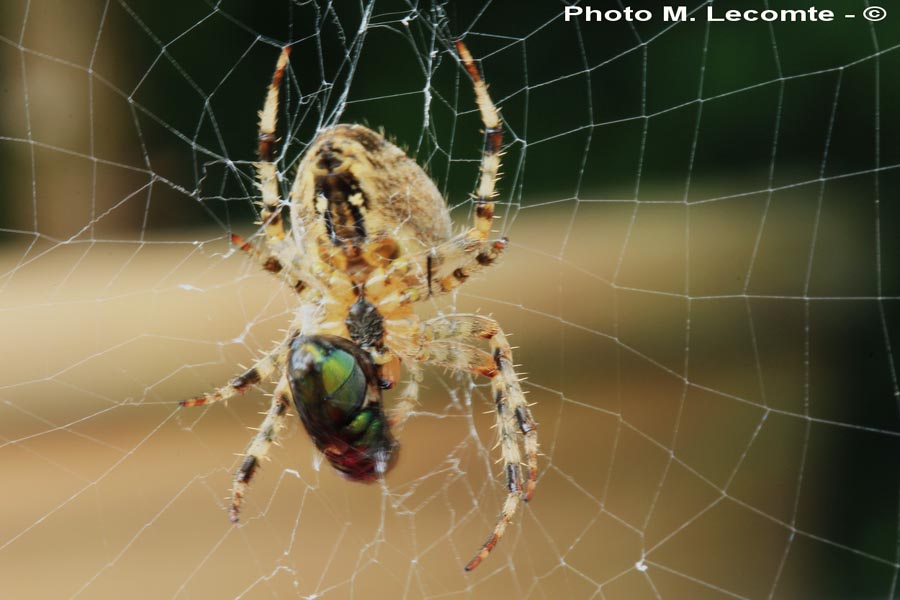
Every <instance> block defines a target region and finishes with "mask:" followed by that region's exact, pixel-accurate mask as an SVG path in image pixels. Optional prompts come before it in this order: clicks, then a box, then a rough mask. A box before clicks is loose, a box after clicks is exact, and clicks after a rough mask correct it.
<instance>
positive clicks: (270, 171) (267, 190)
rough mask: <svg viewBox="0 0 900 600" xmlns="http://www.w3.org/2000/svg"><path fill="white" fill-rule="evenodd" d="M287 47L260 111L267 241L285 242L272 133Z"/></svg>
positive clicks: (261, 178)
mask: <svg viewBox="0 0 900 600" xmlns="http://www.w3.org/2000/svg"><path fill="white" fill-rule="evenodd" d="M290 53H291V48H290V46H285V47H284V48H283V49H282V50H281V54H280V55H279V57H278V63H277V64H276V65H275V73H274V74H273V75H272V82H271V83H270V84H269V90H268V92H267V93H266V101H265V104H263V108H262V110H261V111H259V147H258V150H257V152H258V154H259V162H257V163H256V165H255V166H256V176H257V178H258V179H259V183H258V184H257V186H258V187H259V191H260V192H262V208H261V209H260V211H259V218H260V221H261V222H262V225H263V227H265V230H266V237H267V238H268V239H269V240H270V241H277V240H283V239H284V222H283V220H282V217H281V208H282V202H281V194H280V193H279V190H278V165H277V164H276V163H275V142H276V139H277V138H276V137H275V131H276V127H277V124H278V92H279V88H280V87H281V79H282V78H283V77H284V70H285V68H286V67H287V64H288V56H289V55H290Z"/></svg>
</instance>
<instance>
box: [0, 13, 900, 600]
mask: <svg viewBox="0 0 900 600" xmlns="http://www.w3.org/2000/svg"><path fill="white" fill-rule="evenodd" d="M251 4H253V5H252V6H251ZM770 4H774V3H769V2H753V1H746V2H743V3H740V4H738V3H731V4H729V3H727V2H720V1H718V0H717V1H716V2H715V3H714V5H713V6H714V8H715V9H716V10H717V11H721V12H724V11H725V10H726V9H728V8H741V9H747V8H753V9H763V8H767V7H769V5H770ZM780 4H781V3H780ZM885 4H888V3H885ZM261 5H264V6H261ZM631 6H633V7H634V8H635V9H637V8H648V9H652V10H654V11H656V12H657V13H659V8H660V7H659V5H656V4H651V3H633V4H632V5H631ZM686 6H687V9H688V13H689V15H690V16H693V17H696V20H695V21H690V20H688V21H686V22H679V23H666V22H664V21H663V20H662V19H661V17H659V16H657V17H656V18H654V19H653V20H651V21H649V22H646V23H628V22H624V21H620V22H603V23H585V22H583V21H572V22H566V21H565V20H564V18H563V9H564V7H565V4H564V3H559V2H542V3H540V4H538V3H533V4H532V5H529V6H527V7H526V6H524V5H523V4H522V3H515V2H501V1H495V2H491V1H485V2H458V3H446V4H445V3H434V4H429V3H419V2H412V1H406V2H404V1H395V2H390V1H381V0H378V1H375V2H369V1H361V2H340V3H337V2H334V3H332V2H327V1H324V0H323V1H293V2H290V1H287V0H279V1H276V2H270V3H246V2H238V1H236V0H230V1H222V2H213V1H206V2H204V1H200V0H189V1H187V2H177V3H176V2H171V1H163V2H154V3H145V2H138V1H135V0H118V1H113V0H109V1H104V0H91V1H87V2H79V3H69V2H62V1H59V0H10V1H7V2H4V3H3V4H2V8H0V11H2V18H0V24H2V25H0V64H2V71H0V74H2V83H3V85H2V87H0V102H2V105H3V106H2V112H0V114H2V117H0V156H2V161H0V170H2V176H3V177H2V180H3V181H4V183H5V185H4V188H5V193H4V194H3V196H2V201H0V215H2V216H0V219H2V227H0V234H2V238H0V242H2V245H0V263H2V264H0V325H2V329H3V331H4V332H5V340H6V343H5V344H4V354H3V360H2V364H3V369H2V371H0V472H2V473H3V482H4V493H3V502H2V506H3V511H2V512H3V517H2V519H0V577H2V580H3V582H4V583H3V586H4V589H3V595H4V597H10V598H105V597H121V596H123V595H127V596H129V597H135V598H144V597H146V598H167V597H173V598H211V597H241V598H268V597H278V598H290V597H299V598H318V597H328V598H344V597H364V598H375V597H391V598H394V597H405V598H437V597H441V598H444V597H461V596H473V597H478V598H488V597H529V598H551V597H552V598H560V597H566V598H606V599H613V598H799V597H805V598H809V597H871V598H898V597H900V585H898V575H900V469H898V463H900V461H898V456H900V392H898V378H897V363H898V359H897V357H898V355H897V350H896V349H897V348H898V345H900V337H898V335H900V327H898V322H900V310H898V306H900V302H898V301H900V279H898V276H897V273H898V272H900V268H898V267H900V265H898V260H897V259H898V256H900V248H898V236H897V231H898V227H900V204H898V197H900V195H898V192H900V169H898V167H900V152H898V149H900V146H898V145H897V143H896V140H897V139H898V138H900V113H898V111H897V108H896V107H897V106H898V105H900V86H898V84H897V78H896V76H895V74H896V73H897V72H898V71H900V27H898V25H897V23H898V22H900V21H898V18H900V16H898V15H897V14H893V13H894V12H896V11H895V10H894V7H893V6H887V9H888V11H889V14H888V16H887V18H886V19H885V20H884V21H881V22H878V23H872V22H869V21H866V20H864V19H863V18H862V11H863V10H864V9H865V8H867V7H868V6H869V4H868V3H860V2H849V3H848V2H843V3H838V2H834V1H832V2H820V3H818V4H817V5H816V6H817V8H819V9H832V10H834V11H835V12H836V13H837V14H838V15H839V17H840V16H841V15H843V14H847V13H854V14H856V18H854V19H845V18H838V19H837V21H835V22H833V23H763V22H756V23H709V22H707V20H706V19H705V18H703V17H704V14H705V13H704V11H705V4H701V3H699V2H696V1H691V2H687V3H686ZM808 6H809V5H803V4H800V3H792V4H791V7H797V8H806V7H808ZM592 7H593V8H599V9H603V10H607V9H623V8H624V5H622V4H618V3H616V2H600V1H599V0H598V1H597V2H595V3H593V6H592ZM458 36H465V39H466V43H467V44H468V46H469V48H470V49H471V51H472V53H473V54H474V55H475V56H476V57H477V58H478V59H479V62H480V64H481V68H482V69H483V72H484V75H485V78H486V80H487V81H488V82H489V84H490V86H491V88H490V89H491V93H492V95H493V98H494V100H495V101H496V102H497V104H498V105H499V106H501V107H502V110H503V116H504V120H505V124H506V127H507V136H506V155H505V157H504V169H503V170H504V176H503V179H502V180H501V182H500V188H501V191H500V197H499V199H498V201H499V204H498V211H497V212H498V214H499V215H500V216H501V219H499V220H498V222H497V227H498V231H499V232H502V233H503V234H505V235H508V236H509V237H510V239H511V245H510V248H509V249H508V251H507V255H506V256H505V258H504V260H503V262H502V264H501V265H500V266H498V267H494V268H492V269H490V270H489V271H488V272H486V273H485V274H484V275H483V276H480V277H479V278H478V280H477V281H472V282H468V283H467V284H466V285H465V286H464V287H462V288H461V289H460V291H459V292H458V294H456V295H455V296H454V297H453V298H450V299H449V300H446V301H444V300H442V301H441V302H436V303H434V304H432V305H430V306H426V307H424V310H425V312H426V313H427V312H431V313H434V312H444V313H449V312H452V311H454V310H457V311H460V312H471V311H476V310H480V311H482V312H486V313H491V314H493V315H494V316H496V317H497V318H498V320H499V321H500V322H501V323H502V324H503V326H504V328H505V329H506V330H507V331H508V332H510V333H512V334H513V336H512V338H511V339H512V340H513V342H514V343H515V344H517V346H518V347H517V349H516V351H515V352H516V360H517V362H518V363H521V364H522V367H521V370H522V371H524V372H527V374H528V379H527V380H526V381H525V382H524V384H523V385H524V388H525V389H526V390H527V392H528V394H529V399H530V401H532V402H534V403H535V404H534V406H533V407H532V408H533V412H534V415H535V418H536V420H537V421H538V423H539V439H540V442H541V449H542V452H543V456H542V457H541V461H540V476H539V480H538V486H537V490H536V494H535V497H534V500H533V501H532V502H531V503H530V504H529V505H528V506H525V507H522V508H521V509H520V511H519V513H518V514H517V516H516V519H515V522H514V524H513V525H512V526H511V527H510V528H509V530H508V531H507V533H506V535H505V537H504V538H503V539H502V541H501V542H500V544H499V545H498V546H497V548H496V549H495V550H494V552H493V553H492V554H491V556H490V557H489V558H488V559H487V560H486V561H485V562H484V563H483V564H482V565H481V566H480V567H479V568H478V569H477V570H476V571H474V572H472V573H470V574H465V573H463V566H464V565H465V563H466V562H467V561H468V559H469V558H470V557H471V555H472V554H473V553H474V551H475V550H477V549H478V548H479V545H480V544H481V543H482V542H483V541H484V538H485V537H486V536H487V534H488V533H489V531H490V529H491V527H492V526H493V524H494V521H495V518H496V515H497V512H498V510H499V508H500V505H501V503H502V501H503V498H504V495H505V488H504V485H503V479H502V477H501V473H500V472H499V471H500V467H499V465H497V464H495V460H496V458H497V456H498V454H497V452H496V451H495V450H494V449H493V448H492V446H493V444H494V440H495V433H494V431H493V430H492V429H491V425H492V424H493V416H492V414H491V411H492V409H493V407H492V404H491V402H490V394H489V386H487V385H486V384H485V382H483V381H481V380H478V379H474V380H473V379H469V378H465V377H463V378H459V377H455V376H453V375H452V374H447V373H442V372H440V371H428V372H427V374H426V380H425V386H424V388H425V389H424V390H423V393H422V397H421V398H420V400H421V405H420V406H419V408H418V409H417V410H416V412H415V413H414V415H413V416H412V418H411V419H410V420H409V422H408V423H407V424H406V425H405V427H404V428H403V429H402V430H401V431H399V432H397V435H398V438H399V440H400V442H401V444H402V449H401V451H400V459H399V461H398V464H397V466H396V467H395V469H394V470H393V471H391V473H390V474H389V476H388V477H387V478H386V480H385V481H384V482H382V483H379V484H374V485H369V486H366V485H357V484H352V483H348V482H346V481H344V480H342V479H340V478H339V477H338V476H337V475H336V474H335V473H334V472H333V471H332V470H331V469H330V468H328V466H327V464H326V465H324V466H323V465H322V461H321V458H320V457H319V456H318V455H317V454H316V453H315V452H314V451H313V449H312V444H310V442H309V440H308V438H307V437H306V435H305V434H304V432H303V431H302V428H300V429H298V427H297V425H296V424H294V425H292V426H291V428H289V430H288V432H287V434H286V435H285V436H284V439H283V440H282V441H281V446H280V447H276V448H275V449H273V451H272V453H271V454H270V456H271V461H269V462H267V463H266V464H265V465H264V467H263V469H262V470H261V471H260V472H259V474H258V475H257V477H256V478H255V480H254V482H253V486H252V488H251V491H250V494H249V496H248V498H247V507H246V511H245V515H244V521H243V523H242V524H241V525H240V526H238V527H235V526H232V525H231V524H230V523H229V522H228V519H227V516H226V508H227V504H228V500H227V498H226V497H225V496H226V495H227V494H228V490H229V487H230V482H231V477H232V474H233V473H234V471H235V469H236V467H237V466H238V464H239V461H240V457H239V456H237V454H239V453H240V452H242V451H243V450H244V448H245V447H246V444H247V443H248V442H249V439H250V437H251V435H252V432H250V431H248V428H249V427H255V426H257V424H258V423H259V421H260V420H261V417H260V416H259V414H258V412H259V411H261V410H264V409H265V408H266V407H267V405H268V399H267V398H266V397H265V394H266V393H268V392H270V391H271V387H270V385H265V386H261V389H259V390H255V391H252V392H248V394H247V395H246V396H245V397H243V398H240V399H237V400H234V401H232V402H230V403H229V404H228V405H227V406H223V405H216V406H212V407H209V408H208V409H191V410H188V409H179V408H178V407H177V401H178V400H181V399H183V398H188V397H191V396H193V395H196V394H198V393H200V392H203V391H206V390H209V389H210V388H212V387H214V386H216V385H220V384H221V383H223V382H225V381H227V379H228V378H229V377H231V376H233V375H234V374H235V373H236V372H237V370H238V367H237V365H238V364H247V363H248V362H250V361H252V360H253V358H254V357H255V356H258V355H259V354H260V353H261V352H263V351H264V350H266V349H268V348H269V347H270V346H271V344H272V341H273V340H275V339H278V338H279V336H281V335H282V331H283V328H284V327H285V326H286V324H287V323H288V321H289V319H290V316H291V314H292V309H293V307H294V306H295V298H294V296H293V294H291V293H290V292H289V291H287V290H285V289H283V288H282V286H281V285H280V284H279V282H277V281H275V280H273V279H272V278H271V277H268V276H267V275H266V274H265V273H262V272H259V269H258V268H256V267H255V266H254V265H252V264H250V262H251V261H248V260H247V259H246V257H245V256H243V255H241V253H240V252H238V251H236V250H235V249H234V248H233V247H232V246H231V245H230V244H229V241H228V237H229V233H230V232H237V233H240V234H241V235H244V236H250V235H252V234H253V233H254V232H255V228H254V225H253V221H254V219H255V209H254V205H253V201H254V199H255V196H256V194H257V192H256V189H255V187H254V182H253V172H252V160H253V159H254V155H253V151H254V148H255V136H256V111H257V110H258V109H259V108H260V107H261V104H262V99H263V96H264V92H265V86H266V85H267V83H268V81H269V79H270V77H271V73H272V68H273V66H274V62H275V58H276V57H277V55H278V51H279V49H280V47H281V46H283V45H284V44H286V43H292V44H293V50H292V55H291V66H290V68H289V70H288V73H287V76H286V78H285V82H284V86H283V100H284V110H283V111H282V115H281V120H280V122H279V130H280V133H279V135H280V136H281V140H280V143H279V152H280V158H281V159H282V161H283V162H282V165H283V174H284V182H283V187H285V188H286V187H288V186H289V184H290V181H291V178H292V176H293V174H294V171H295V168H296V165H297V163H298V161H299V158H300V156H301V155H302V153H303V150H304V148H305V145H306V144H307V143H308V142H309V140H311V139H312V137H313V135H314V134H315V131H316V130H317V129H320V128H322V127H324V126H327V125H329V124H334V123H337V122H363V123H367V124H369V125H371V126H373V127H383V128H384V130H385V131H386V132H387V133H388V135H389V136H391V137H392V138H393V139H396V141H397V142H398V143H399V144H401V145H402V146H404V147H405V148H407V149H408V151H409V153H410V154H411V155H412V156H415V157H416V158H417V160H418V161H419V163H420V164H422V165H423V166H425V167H426V168H427V170H428V172H429V173H430V174H431V175H432V176H433V177H434V179H435V181H436V182H437V184H438V186H439V187H440V188H441V190H442V192H443V193H444V194H445V196H446V197H447V198H449V199H450V200H449V204H450V206H451V208H452V213H451V214H452V216H453V218H454V221H455V222H456V224H457V225H456V226H457V228H462V227H464V226H466V225H467V224H468V223H469V222H470V221H471V218H472V210H471V209H472V206H471V202H470V201H469V200H468V194H469V193H470V192H471V190H472V189H473V188H474V186H475V182H476V177H477V165H478V160H479V150H480V146H481V143H482V140H481V134H480V131H479V130H480V126H481V125H480V121H479V118H478V113H477V111H476V110H475V105H474V99H473V95H472V91H471V84H470V81H469V80H468V79H467V77H466V76H465V73H464V71H463V70H462V69H461V68H460V66H459V64H458V63H457V61H456V59H455V57H454V55H453V54H452V52H451V48H452V44H451V42H452V40H453V39H455V38H456V37H458ZM387 402H388V403H389V404H390V402H391V398H390V397H388V399H387Z"/></svg>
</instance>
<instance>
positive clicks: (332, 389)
mask: <svg viewBox="0 0 900 600" xmlns="http://www.w3.org/2000/svg"><path fill="white" fill-rule="evenodd" d="M456 49H457V52H458V53H459V57H460V59H461V60H462V63H463V66H464V67H465V69H466V71H467V72H468V74H469V76H470V77H471V79H472V82H473V85H474V88H475V97H476V100H477V103H478V109H479V111H480V113H481V119H482V121H483V122H484V126H485V147H484V153H483V156H482V160H481V168H480V170H481V173H480V181H479V184H478V190H477V193H476V195H475V196H474V202H475V219H474V224H473V226H472V227H471V228H470V229H469V230H468V231H465V232H463V233H461V234H459V235H455V236H453V235H451V231H450V230H451V225H450V215H449V212H448V210H447V205H446V202H445V201H444V199H443V198H442V197H441V195H440V193H439V192H438V190H437V188H436V187H435V185H434V183H432V181H431V180H430V179H429V178H428V176H427V175H426V174H425V173H424V171H422V169H421V168H420V167H419V166H418V165H417V164H416V163H415V161H413V160H412V159H410V158H408V157H407V156H406V155H405V154H404V153H403V152H402V151H401V150H400V149H399V148H397V147H396V146H394V145H393V144H391V143H389V142H388V141H387V140H385V139H384V137H382V136H381V135H379V134H377V133H375V132H374V131H371V130H370V129H367V128H366V127H363V126H361V125H336V126H333V127H329V128H327V129H324V130H323V131H321V132H320V133H319V134H318V136H317V137H316V138H315V140H313V142H312V144H311V145H310V147H309V149H308V151H307V152H306V154H305V155H304V157H303V159H302V161H301V163H300V166H299V169H298V172H297V177H296V178H295V179H294V182H293V186H292V188H291V192H290V199H289V200H288V201H282V200H281V198H280V197H279V185H278V171H277V165H276V162H275V160H274V148H275V142H276V137H275V129H276V121H277V115H278V94H279V88H280V86H281V80H282V77H283V75H284V70H285V68H286V67H287V61H288V55H289V53H290V48H289V47H285V48H284V49H283V50H282V52H281V55H280V56H279V58H278V63H277V65H276V68H275V74H274V75H273V77H272V82H271V84H270V85H269V89H268V93H267V95H266V100H265V104H264V106H263V109H262V111H260V113H259V117H260V122H259V162H257V163H256V164H255V167H256V173H257V178H258V179H259V182H258V187H259V190H260V191H261V193H262V202H261V210H260V223H261V225H262V227H263V230H264V232H265V236H264V237H265V239H264V240H262V241H259V242H248V241H245V240H243V239H241V238H240V237H238V236H236V235H232V240H233V241H234V242H235V243H236V244H237V245H238V246H239V247H240V248H241V249H242V250H244V251H246V252H248V253H249V254H250V255H251V256H252V257H253V258H254V259H255V260H256V261H257V262H259V263H260V264H261V265H262V267H263V268H264V269H265V270H267V271H269V272H271V273H273V274H275V275H276V276H278V277H279V278H281V279H282V280H283V281H284V282H285V283H287V284H288V285H289V286H290V287H291V288H293V289H294V290H295V291H296V292H297V294H298V295H299V299H300V303H299V306H298V308H297V310H296V314H295V317H294V320H293V322H292V323H291V325H290V327H289V329H288V333H287V336H286V337H285V339H284V340H283V341H282V342H281V343H279V344H278V345H277V346H276V347H275V348H274V349H273V350H272V351H271V352H269V353H268V354H267V355H266V356H264V357H263V358H261V359H260V360H258V361H257V362H256V363H255V364H254V365H253V366H252V367H250V368H249V369H247V370H246V371H244V372H243V373H241V374H240V375H238V376H237V377H236V378H234V379H233V380H232V381H231V382H230V383H229V384H228V385H225V386H223V387H221V388H219V389H217V390H215V391H213V392H209V393H206V394H204V395H202V396H199V397H196V398H193V399H190V400H184V401H182V402H181V405H182V406H200V405H205V404H211V403H213V402H220V401H223V400H227V399H229V398H231V397H233V396H235V395H236V394H239V393H241V392H243V391H245V390H246V389H247V388H249V387H250V386H252V385H255V384H257V383H259V382H261V381H264V380H267V379H269V378H270V377H271V376H272V375H273V374H278V384H277V386H276V387H275V393H274V395H273V397H272V405H271V407H270V408H269V411H268V413H267V414H266V417H265V420H264V421H263V423H262V426H261V427H260V429H259V431H258V433H257V434H256V435H255V437H254V438H253V441H252V442H251V443H250V446H249V448H248V449H247V452H246V454H245V457H244V460H243V462H242V463H241V466H240V469H239V470H238V472H237V473H236V475H235V478H234V484H233V487H232V501H231V510H230V516H231V520H232V521H234V522H237V520H238V513H239V512H240V509H241V504H242V502H243V499H244V494H245V493H246V491H247V487H248V486H249V484H250V480H251V479H252V477H253V474H254V473H255V472H256V470H257V468H258V467H259V464H260V461H261V460H262V459H263V458H265V456H266V455H267V454H268V452H269V449H270V447H271V445H272V443H273V442H274V440H275V438H276V437H277V436H278V434H279V432H280V431H281V429H282V428H283V427H284V425H285V418H286V415H287V410H288V407H289V406H290V405H291V404H292V403H293V404H294V406H296V408H297V412H298V413H299V416H300V420H301V421H302V422H303V425H304V427H305V428H306V431H307V432H308V433H309V435H310V437H311V438H312V440H313V442H314V443H315V445H316V447H317V448H318V449H319V450H320V451H321V452H322V453H323V454H324V455H325V458H327V459H328V462H329V463H330V464H331V465H332V466H333V467H334V468H335V469H337V470H338V471H339V472H340V473H342V474H343V475H345V476H346V477H347V478H348V479H351V480H354V481H372V480H375V479H377V478H379V477H381V476H382V475H383V474H384V473H385V472H386V471H387V470H388V469H389V468H390V466H391V457H392V454H393V450H394V449H395V447H396V446H397V443H396V442H395V441H394V438H393V437H392V435H391V432H390V426H391V425H400V424H402V423H403V422H404V421H405V420H406V417H407V416H408V415H409V412H410V410H411V409H412V407H413V406H414V405H415V402H416V398H417V396H418V384H419V382H420V380H421V369H420V366H419V365H421V364H423V363H424V364H433V365H439V366H443V367H448V368H450V369H453V370H460V371H468V372H471V373H478V374H481V375H484V376H486V377H488V378H490V380H491V390H492V394H493V397H494V401H495V403H496V419H497V431H498V436H499V442H498V445H499V447H500V451H501V455H502V459H501V460H502V462H503V466H504V471H505V473H506V487H507V490H508V494H507V497H506V500H505V502H504V504H503V508H502V510H501V512H500V516H499V517H498V520H497V523H496V525H495V527H494V529H493V532H492V533H491V535H490V537H489V538H488V540H487V541H486V542H485V543H484V545H483V546H482V548H481V549H480V551H479V552H478V553H477V554H476V555H475V557H474V558H472V560H471V561H469V563H468V564H467V565H466V570H467V571H470V570H472V569H474V568H475V567H477V566H478V564H479V563H481V561H482V560H483V559H484V558H485V557H486V556H487V555H488V554H489V553H490V552H491V550H492V549H493V548H494V546H495V545H496V544H497V542H498V541H499V540H500V538H501V537H502V536H503V533H504V531H505V530H506V527H507V525H508V524H509V522H510V520H511V519H512V517H513V515H514V514H515V511H516V508H517V507H518V505H519V502H520V499H523V500H525V501H527V500H529V499H530V498H531V496H532V493H533V492H534V487H535V480H536V477H537V451H538V443H537V431H536V429H535V422H534V419H533V418H532V416H531V412H530V411H529V409H528V404H527V403H526V402H525V397H524V395H523V393H522V390H521V388H520V386H519V379H518V376H517V375H516V372H515V369H514V368H513V362H512V353H511V350H510V346H509V343H508V342H507V341H506V336H505V335H504V334H503V332H502V330H501V329H500V326H499V324H498V323H497V322H496V321H495V320H493V319H491V318H489V317H486V316H484V315H477V314H451V315H446V316H440V317H436V318H433V319H429V320H425V321H422V320H420V319H419V318H418V316H417V315H416V314H415V313H414V311H413V306H412V305H413V304H414V303H415V302H417V301H420V300H424V299H426V298H429V297H432V296H435V295H439V294H444V293H447V292H449V291H451V290H453V289H455V288H456V287H457V286H459V285H460V284H462V283H463V282H465V281H466V279H468V278H469V276H470V275H471V274H473V273H474V272H476V271H478V270H479V269H482V268H484V267H488V266H490V265H491V264H493V263H494V261H495V260H496V259H497V257H498V256H499V254H500V253H501V252H502V251H503V249H504V248H505V247H506V244H507V241H506V239H505V238H500V239H497V240H493V241H492V240H488V236H489V234H490V232H491V224H492V220H493V218H494V202H493V198H494V196H495V195H496V192H495V189H494V188H495V184H496V181H497V177H498V170H499V167H500V154H501V146H502V140H503V130H502V125H501V122H500V117H499V113H498V110H497V108H496V107H495V106H494V104H493V102H492V101H491V99H490V96H488V92H487V86H486V85H485V84H484V82H483V81H482V79H481V75H480V74H479V72H478V68H477V67H476V66H475V64H474V62H473V60H472V56H471V55H470V54H469V51H468V50H467V49H466V47H465V45H463V43H462V42H456ZM285 204H287V205H289V206H290V222H291V228H290V232H286V231H285V228H284V223H283V219H282V214H281V211H282V208H283V206H284V205H285ZM478 340H486V341H487V343H488V344H489V345H490V350H491V352H490V353H489V352H486V351H484V350H482V349H480V348H478V347H477V346H475V345H473V342H477V341H478ZM401 363H402V364H404V365H406V368H407V370H408V372H409V374H410V376H411V377H410V382H409V384H408V385H407V386H406V387H405V389H404V391H403V392H402V393H401V397H400V400H399V402H398V403H397V407H396V408H395V409H393V410H392V411H391V414H390V418H387V417H386V416H385V413H384V409H383V406H382V400H381V393H382V390H385V389H390V388H392V387H393V386H394V384H395V383H396V380H397V378H398V377H399V375H400V369H401ZM519 435H521V438H519ZM520 444H521V446H520ZM523 449H524V454H525V462H523V456H522V450H523Z"/></svg>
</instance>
